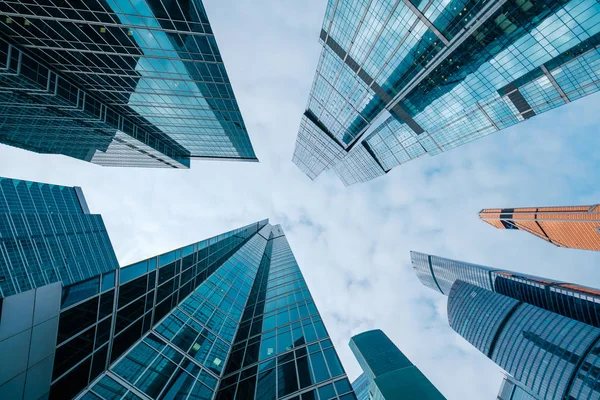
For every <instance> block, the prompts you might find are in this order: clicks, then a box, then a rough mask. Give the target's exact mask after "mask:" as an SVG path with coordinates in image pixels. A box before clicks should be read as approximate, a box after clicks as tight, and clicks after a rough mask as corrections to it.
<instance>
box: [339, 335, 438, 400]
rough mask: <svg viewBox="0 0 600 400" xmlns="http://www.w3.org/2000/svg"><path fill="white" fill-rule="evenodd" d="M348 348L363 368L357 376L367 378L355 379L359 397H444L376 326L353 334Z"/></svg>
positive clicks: (433, 399) (430, 398) (432, 398)
mask: <svg viewBox="0 0 600 400" xmlns="http://www.w3.org/2000/svg"><path fill="white" fill-rule="evenodd" d="M350 349H352V352H353V353H354V356H355V357H356V359H357V361H358V363H359V364H360V366H361V368H362V369H363V371H364V373H363V375H361V377H360V378H359V379H360V380H361V381H364V380H366V381H368V384H365V383H361V382H356V381H355V384H354V385H353V386H354V387H355V388H360V392H357V395H358V396H359V398H366V399H369V398H375V399H388V400H393V399H403V398H406V399H420V400H444V399H445V397H444V396H443V395H442V394H441V393H440V392H439V391H438V390H437V388H436V387H435V386H433V384H432V383H431V382H430V381H429V379H427V377H426V376H425V375H423V373H422V372H421V371H420V370H419V369H418V368H417V367H416V366H415V365H413V363H411V362H410V360H409V359H408V358H406V356H405V355H404V354H402V352H401V351H400V350H399V349H398V348H397V347H396V345H394V343H393V342H392V341H391V340H390V338H388V337H387V335H386V334H385V333H383V331H381V330H379V329H376V330H372V331H367V332H363V333H360V334H358V335H356V336H353V337H352V339H350ZM367 393H370V394H368V395H367ZM369 396H370V397H369Z"/></svg>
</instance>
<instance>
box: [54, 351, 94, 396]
mask: <svg viewBox="0 0 600 400" xmlns="http://www.w3.org/2000/svg"><path fill="white" fill-rule="evenodd" d="M90 365H91V359H87V360H85V361H84V362H83V363H81V364H80V365H78V366H77V368H75V369H74V370H72V371H71V372H69V373H68V374H67V375H65V376H64V377H63V378H62V379H61V380H59V381H57V382H56V383H54V385H52V386H51V387H50V398H51V399H72V398H73V397H75V395H76V394H77V393H79V392H80V391H81V390H82V389H83V388H85V387H86V386H87V383H88V375H89V373H90Z"/></svg>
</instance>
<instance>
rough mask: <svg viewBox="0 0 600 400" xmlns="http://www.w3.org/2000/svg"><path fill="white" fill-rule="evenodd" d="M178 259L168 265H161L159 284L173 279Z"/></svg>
mask: <svg viewBox="0 0 600 400" xmlns="http://www.w3.org/2000/svg"><path fill="white" fill-rule="evenodd" d="M176 264H177V261H175V262H173V263H171V264H169V265H166V266H164V267H161V268H160V269H159V270H158V284H159V285H161V284H163V283H164V282H166V281H168V280H169V279H171V278H172V277H173V276H174V275H175V267H176Z"/></svg>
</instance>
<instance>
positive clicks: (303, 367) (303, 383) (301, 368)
mask: <svg viewBox="0 0 600 400" xmlns="http://www.w3.org/2000/svg"><path fill="white" fill-rule="evenodd" d="M297 362H298V376H299V377H300V388H301V389H304V388H305V387H308V386H310V385H312V384H313V383H314V382H313V379H312V373H311V371H310V364H309V362H308V359H307V358H306V357H301V358H298V360H297Z"/></svg>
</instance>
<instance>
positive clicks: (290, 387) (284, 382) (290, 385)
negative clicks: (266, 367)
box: [277, 362, 298, 397]
mask: <svg viewBox="0 0 600 400" xmlns="http://www.w3.org/2000/svg"><path fill="white" fill-rule="evenodd" d="M277 387H278V392H279V397H282V396H286V395H288V394H290V393H294V392H295V391H297V390H298V381H297V379H296V365H295V364H294V363H293V362H289V363H286V364H283V365H279V366H278V367H277Z"/></svg>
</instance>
